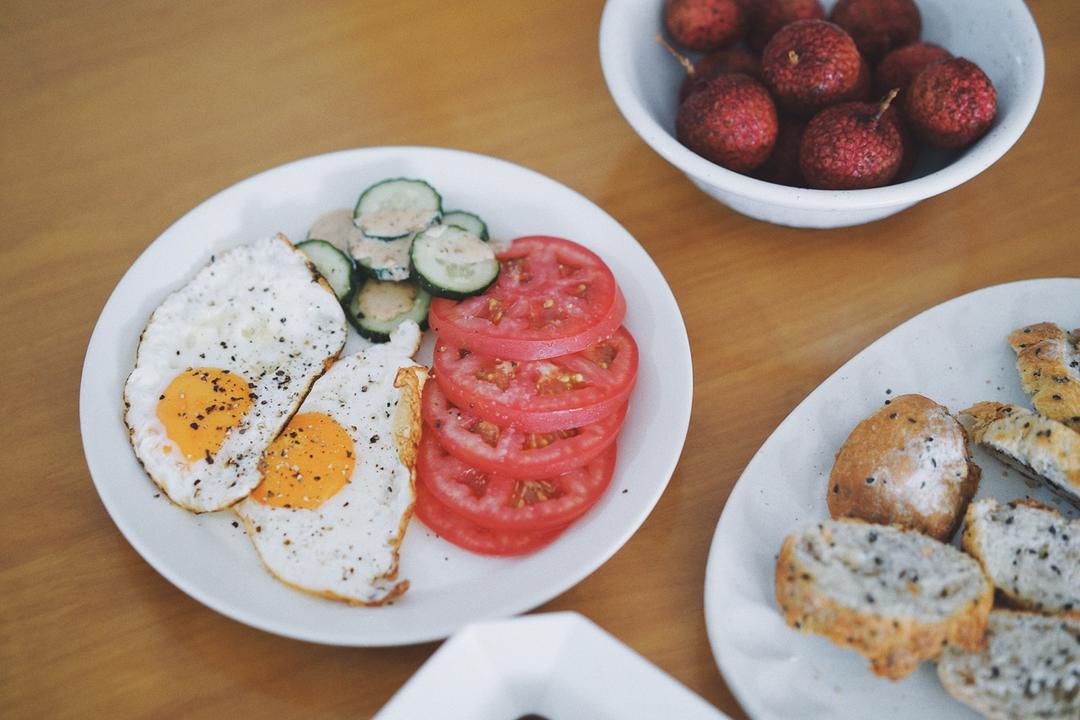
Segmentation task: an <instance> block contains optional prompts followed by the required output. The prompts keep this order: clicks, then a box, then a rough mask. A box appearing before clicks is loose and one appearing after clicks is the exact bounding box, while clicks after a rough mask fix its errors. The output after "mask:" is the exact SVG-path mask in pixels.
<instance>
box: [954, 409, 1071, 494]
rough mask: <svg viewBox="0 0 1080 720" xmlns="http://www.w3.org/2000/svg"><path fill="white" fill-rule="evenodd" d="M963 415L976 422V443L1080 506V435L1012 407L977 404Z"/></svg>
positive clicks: (1054, 422) (1053, 422)
mask: <svg viewBox="0 0 1080 720" xmlns="http://www.w3.org/2000/svg"><path fill="white" fill-rule="evenodd" d="M961 415H966V416H968V417H970V418H971V419H972V426H971V436H972V439H974V440H975V442H977V443H980V444H981V445H984V446H985V447H986V448H987V449H989V450H991V451H992V452H993V453H994V454H995V455H997V456H998V457H999V458H1000V459H1001V460H1002V461H1003V462H1005V463H1006V464H1008V465H1010V466H1012V467H1014V468H1016V469H1017V470H1019V471H1020V472H1021V473H1023V474H1025V475H1027V476H1029V477H1033V478H1035V479H1039V480H1043V481H1044V482H1045V483H1046V484H1047V486H1048V487H1050V489H1052V490H1054V491H1055V492H1057V493H1059V494H1060V495H1061V496H1062V497H1064V498H1065V499H1067V500H1069V501H1070V502H1072V503H1074V504H1077V505H1078V506H1080V433H1077V432H1076V431H1074V430H1072V429H1070V428H1068V427H1066V426H1065V425H1063V424H1061V423H1059V422H1057V421H1056V420H1051V419H1049V418H1045V417H1042V416H1041V415H1036V414H1035V413H1033V412H1031V411H1030V410H1026V409H1024V408H1022V407H1018V406H1016V405H1011V404H1009V403H998V402H981V403H976V404H975V405H972V406H971V407H969V408H968V409H967V410H963V411H961Z"/></svg>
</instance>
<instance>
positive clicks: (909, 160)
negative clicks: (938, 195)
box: [881, 96, 919, 184]
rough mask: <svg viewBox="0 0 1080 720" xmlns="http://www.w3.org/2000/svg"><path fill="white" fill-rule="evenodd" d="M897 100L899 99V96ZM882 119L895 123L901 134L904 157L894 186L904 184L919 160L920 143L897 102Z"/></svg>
mask: <svg viewBox="0 0 1080 720" xmlns="http://www.w3.org/2000/svg"><path fill="white" fill-rule="evenodd" d="M897 99H899V96H898V97H897ZM881 118H882V120H887V121H889V122H891V123H893V125H895V126H896V131H897V132H899V133H900V147H901V148H902V149H903V156H902V157H901V158H900V167H899V168H897V170H896V175H895V177H893V179H892V184H895V183H898V182H903V181H904V180H907V179H908V178H909V177H910V176H911V171H912V170H913V169H914V168H915V162H916V161H917V160H918V159H919V143H918V141H917V140H916V139H915V137H914V136H913V135H912V134H911V130H910V129H909V128H908V125H907V121H906V120H904V115H903V113H901V112H900V108H899V107H898V106H897V105H896V102H895V101H894V102H893V103H892V104H891V105H889V108H888V109H887V110H886V111H885V113H884V114H883V115H882V116H881Z"/></svg>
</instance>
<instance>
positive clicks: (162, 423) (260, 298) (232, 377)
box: [124, 235, 347, 512]
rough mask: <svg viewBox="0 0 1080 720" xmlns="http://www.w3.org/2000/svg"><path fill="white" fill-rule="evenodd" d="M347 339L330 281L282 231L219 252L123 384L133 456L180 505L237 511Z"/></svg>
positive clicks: (149, 331) (179, 297)
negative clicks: (274, 444) (268, 452)
mask: <svg viewBox="0 0 1080 720" xmlns="http://www.w3.org/2000/svg"><path fill="white" fill-rule="evenodd" d="M346 337H347V326H346V324H345V314H344V312H343V311H342V309H341V305H340V304H339V303H338V301H337V298H336V297H335V296H334V293H333V291H332V290H331V289H330V286H329V285H327V284H326V281H325V280H323V279H322V278H321V277H320V276H319V275H318V274H317V273H316V272H315V270H314V268H313V267H312V266H311V265H310V263H309V262H308V261H307V260H306V258H305V257H304V255H303V254H302V253H301V252H300V251H298V250H296V249H295V248H294V247H293V245H292V243H290V242H289V240H288V239H287V238H286V237H285V236H284V235H277V236H275V237H271V238H265V239H262V240H258V241H256V242H253V243H250V244H246V245H242V246H239V247H236V248H233V249H231V250H229V251H227V252H225V253H222V254H220V255H217V256H216V257H211V261H210V264H209V265H207V266H206V267H204V268H203V269H202V270H200V271H199V273H198V274H197V275H196V276H195V277H194V278H193V279H192V280H191V281H190V282H189V283H188V284H187V285H185V286H184V287H182V288H181V289H179V290H177V291H176V292H174V293H172V294H171V295H169V297H167V298H166V299H165V301H164V302H163V303H162V304H161V305H160V306H159V307H158V308H157V309H156V310H155V311H154V312H153V314H152V315H151V316H150V321H149V323H148V324H147V326H146V328H145V329H144V330H143V333H142V337H141V338H140V340H139V348H138V351H137V354H136V360H135V368H134V369H133V370H132V372H131V374H130V375H129V376H128V379H127V383H126V384H125V386H124V403H125V407H126V410H125V413H124V421H125V422H126V423H127V426H128V432H129V435H130V437H131V444H132V447H133V448H134V450H135V455H136V456H137V457H138V459H139V461H140V462H141V463H142V465H143V467H144V468H145V470H146V472H147V474H148V475H149V476H150V478H151V479H152V480H153V481H154V483H156V484H157V485H158V486H159V487H160V488H161V489H162V490H163V491H164V492H165V494H166V495H167V496H168V497H169V498H170V499H171V500H172V501H173V502H175V503H176V504H178V505H180V506H181V507H184V508H187V509H188V510H191V511H193V512H206V511H211V510H219V509H222V508H225V507H228V506H230V505H232V504H233V503H235V502H237V501H238V500H240V499H242V498H244V497H245V496H247V494H248V493H249V492H251V490H252V488H254V487H255V486H256V485H258V484H259V482H260V481H261V479H262V474H261V472H260V468H259V462H260V459H261V458H262V454H263V450H264V449H265V448H266V447H267V445H269V444H270V442H271V441H272V440H273V439H274V438H275V437H276V436H277V435H278V432H279V431H280V430H281V428H282V427H283V426H284V425H285V423H286V421H287V420H288V419H289V418H290V417H291V416H292V415H293V412H294V411H295V410H296V407H297V406H298V405H299V404H300V401H301V400H302V399H303V397H304V395H305V394H306V392H307V390H308V388H310V387H311V384H312V383H313V382H314V380H315V379H316V378H317V377H319V376H320V375H321V374H322V373H323V372H324V371H325V369H326V368H327V366H328V365H329V364H330V363H332V362H333V360H334V358H336V357H337V356H338V355H339V354H340V353H341V350H342V348H343V347H344V345H345V340H346Z"/></svg>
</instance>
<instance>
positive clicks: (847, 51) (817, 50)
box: [761, 20, 862, 117]
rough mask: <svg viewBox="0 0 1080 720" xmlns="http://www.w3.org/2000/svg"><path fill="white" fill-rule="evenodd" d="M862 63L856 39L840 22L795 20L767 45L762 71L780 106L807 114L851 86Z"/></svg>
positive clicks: (840, 97)
mask: <svg viewBox="0 0 1080 720" xmlns="http://www.w3.org/2000/svg"><path fill="white" fill-rule="evenodd" d="M861 62H862V58H861V57H860V56H859V51H858V50H857V49H856V48H855V42H854V41H853V40H852V39H851V36H850V35H848V34H847V33H846V32H845V31H844V30H843V29H842V28H840V27H839V26H837V25H834V24H832V23H830V22H828V21H825V20H796V21H795V22H793V23H789V24H788V25H785V26H784V27H782V28H780V31H779V32H777V33H776V34H775V35H773V37H772V40H770V41H769V44H768V45H766V46H765V50H764V51H763V52H762V54H761V75H762V77H763V78H764V79H765V84H766V85H767V86H768V87H769V90H771V91H772V93H773V97H775V98H776V104H777V105H778V106H779V107H780V109H781V110H784V111H785V112H788V113H791V114H793V115H801V116H803V117H810V116H811V115H813V114H814V113H816V112H817V111H818V110H820V109H822V108H823V107H826V106H828V105H831V104H833V103H835V102H839V101H842V100H844V99H846V98H847V97H848V96H849V95H850V93H852V92H853V91H854V90H855V88H856V87H857V84H858V82H859V66H860V63H861Z"/></svg>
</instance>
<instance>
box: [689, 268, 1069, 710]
mask: <svg viewBox="0 0 1080 720" xmlns="http://www.w3.org/2000/svg"><path fill="white" fill-rule="evenodd" d="M1078 309H1080V279H1046V280H1028V281H1023V282H1015V283H1010V284H1006V285H998V286H994V287H989V288H985V289H982V290H978V291H976V292H972V293H969V294H967V295H963V296H961V297H958V298H955V299H953V300H950V301H948V302H946V303H943V304H941V305H938V306H937V307H935V308H932V309H930V310H927V311H926V312H924V313H922V314H920V315H918V316H916V317H915V318H913V319H911V320H909V321H907V322H906V323H904V324H903V325H900V326H899V327H898V328H896V329H895V330H893V331H891V332H890V333H888V334H887V335H885V336H884V337H882V338H881V339H879V340H877V341H876V342H874V343H873V344H872V345H870V346H869V347H868V348H866V349H865V350H863V351H862V352H861V353H859V354H858V355H857V356H855V358H853V359H852V360H851V361H849V362H848V363H846V364H845V365H844V366H843V367H841V368H840V369H839V370H837V371H836V372H835V373H834V374H833V375H832V376H831V377H829V379H827V380H826V381H825V382H823V383H822V384H821V385H820V386H819V387H818V388H817V389H815V390H814V391H813V392H812V393H810V395H809V396H808V397H807V398H806V399H805V400H804V401H803V402H802V403H801V404H800V405H799V406H798V407H797V408H795V410H794V411H793V412H792V413H791V414H790V415H789V416H788V417H787V418H786V419H785V420H784V421H783V422H782V423H781V424H780V426H779V427H778V428H777V429H776V431H775V432H774V433H773V434H772V436H771V437H769V439H768V440H767V441H766V442H765V444H764V445H762V447H761V449H760V450H759V451H758V452H757V454H756V455H755V456H754V458H753V459H752V460H751V461H750V463H749V465H747V467H746V470H745V471H744V472H743V475H742V477H741V478H740V479H739V481H738V483H737V484H736V485H735V489H734V490H733V491H732V493H731V496H730V497H729V498H728V501H727V504H726V505H725V507H724V512H723V514H722V515H721V517H720V522H719V523H718V524H717V527H716V533H715V535H714V536H713V542H712V547H711V549H710V552H709V561H708V568H707V570H706V575H705V620H706V626H707V628H708V633H709V641H710V643H711V645H712V649H713V654H714V655H715V657H716V661H717V664H718V665H719V666H720V670H721V672H722V673H723V675H724V678H725V679H726V680H727V683H728V686H729V687H730V688H731V690H732V692H733V693H734V694H735V696H736V697H737V698H738V700H739V702H740V703H741V704H742V706H743V708H744V709H745V710H746V712H747V714H749V715H750V716H751V717H754V718H757V719H758V720H765V719H767V718H790V717H799V718H804V719H806V720H812V719H813V718H830V720H837V719H840V718H866V717H889V718H918V719H919V720H932V719H933V718H950V719H954V718H966V717H970V718H977V717H978V716H977V715H976V714H974V713H972V712H970V711H968V710H967V708H966V707H965V706H963V705H961V704H960V703H959V702H957V701H955V700H953V699H952V698H951V696H949V695H948V694H947V693H946V692H945V690H944V689H943V688H942V687H941V685H940V683H939V682H938V679H937V674H936V671H935V668H934V665H933V663H924V664H923V665H922V666H921V667H920V668H919V670H918V671H916V672H915V673H914V674H913V675H911V676H910V677H908V678H907V679H905V680H903V681H901V682H896V683H893V682H890V681H888V680H884V679H881V678H878V677H875V676H874V675H872V674H871V673H870V670H869V664H868V662H867V661H866V660H865V659H864V658H863V657H862V656H861V655H859V654H857V653H855V652H854V651H850V650H842V649H840V648H838V647H836V646H834V645H832V644H831V643H830V642H829V641H827V640H825V639H824V638H820V637H816V636H809V635H802V634H800V633H798V632H796V631H795V630H792V629H791V628H789V627H788V626H787V625H785V624H784V621H783V619H782V617H781V616H780V613H779V610H778V609H777V607H776V601H775V595H774V584H773V572H774V569H775V563H776V554H777V553H778V552H779V550H780V545H781V543H782V541H783V539H784V537H785V536H786V535H787V534H788V533H790V532H792V531H793V530H795V529H796V528H798V527H801V526H803V525H808V524H810V523H812V522H817V521H819V520H821V519H824V518H827V517H828V516H829V512H828V506H827V505H826V500H825V487H826V484H827V479H828V475H829V471H830V470H831V469H832V464H833V457H834V455H835V453H836V451H837V450H838V449H839V448H840V445H841V444H842V443H843V442H844V439H845V438H846V437H847V435H848V433H849V432H850V431H851V429H852V428H853V427H854V426H855V424H856V423H857V422H858V421H859V420H861V419H862V418H864V417H865V416H867V415H869V414H870V413H871V412H873V411H874V410H876V409H877V408H878V407H880V406H881V404H882V403H883V402H884V401H885V400H887V399H888V398H889V397H890V395H891V396H892V397H895V396H897V395H901V394H904V393H912V392H915V393H920V394H923V395H926V396H928V397H930V398H932V399H934V400H936V401H937V402H939V403H942V404H944V405H946V406H948V407H949V408H950V409H951V410H953V411H954V412H955V411H959V410H962V409H964V408H966V407H969V406H970V405H972V404H974V403H975V402H977V401H980V400H998V399H1000V400H1005V401H1009V402H1015V403H1017V404H1019V405H1023V406H1025V407H1030V403H1029V402H1028V399H1027V397H1026V396H1025V395H1024V393H1023V391H1022V390H1021V388H1020V382H1019V379H1018V376H1017V373H1016V368H1015V355H1014V354H1013V351H1012V350H1011V349H1010V348H1009V346H1008V345H1007V344H1006V343H1005V337H1006V335H1007V334H1008V333H1009V332H1011V331H1012V330H1014V329H1016V328H1018V327H1021V326H1023V325H1025V324H1030V323H1034V322H1039V321H1043V320H1051V321H1055V322H1058V323H1059V324H1062V325H1065V326H1067V327H1068V328H1073V327H1077V326H1078V325H1080V315H1078V314H1077V312H1078ZM890 391H891V392H890ZM974 450H975V460H976V463H977V464H978V465H979V466H980V467H981V468H982V470H983V477H982V482H981V485H980V488H979V493H978V495H977V497H987V496H990V497H996V498H1000V499H1004V500H1012V499H1014V498H1016V497H1021V496H1023V495H1031V496H1032V497H1035V498H1038V499H1039V500H1042V501H1043V502H1046V503H1048V504H1050V505H1052V506H1054V507H1057V508H1059V509H1060V510H1061V511H1062V512H1063V513H1064V514H1066V515H1067V516H1070V517H1076V516H1077V514H1078V513H1077V512H1076V510H1075V509H1072V508H1070V507H1069V506H1068V505H1067V504H1064V503H1062V502H1061V501H1060V500H1059V499H1058V498H1057V497H1056V496H1054V495H1052V494H1051V493H1049V492H1048V491H1046V490H1044V489H1042V488H1041V487H1036V486H1034V483H1031V482H1025V481H1024V479H1023V478H1022V477H1021V476H1020V475H1018V474H1017V473H1016V472H1015V471H1011V470H1007V469H1006V468H1005V467H1004V466H1003V465H1002V464H1001V463H999V462H997V461H995V460H994V459H992V458H991V457H990V456H989V455H987V454H986V453H985V452H984V451H983V450H982V449H981V448H978V447H976V448H975V449H974Z"/></svg>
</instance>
